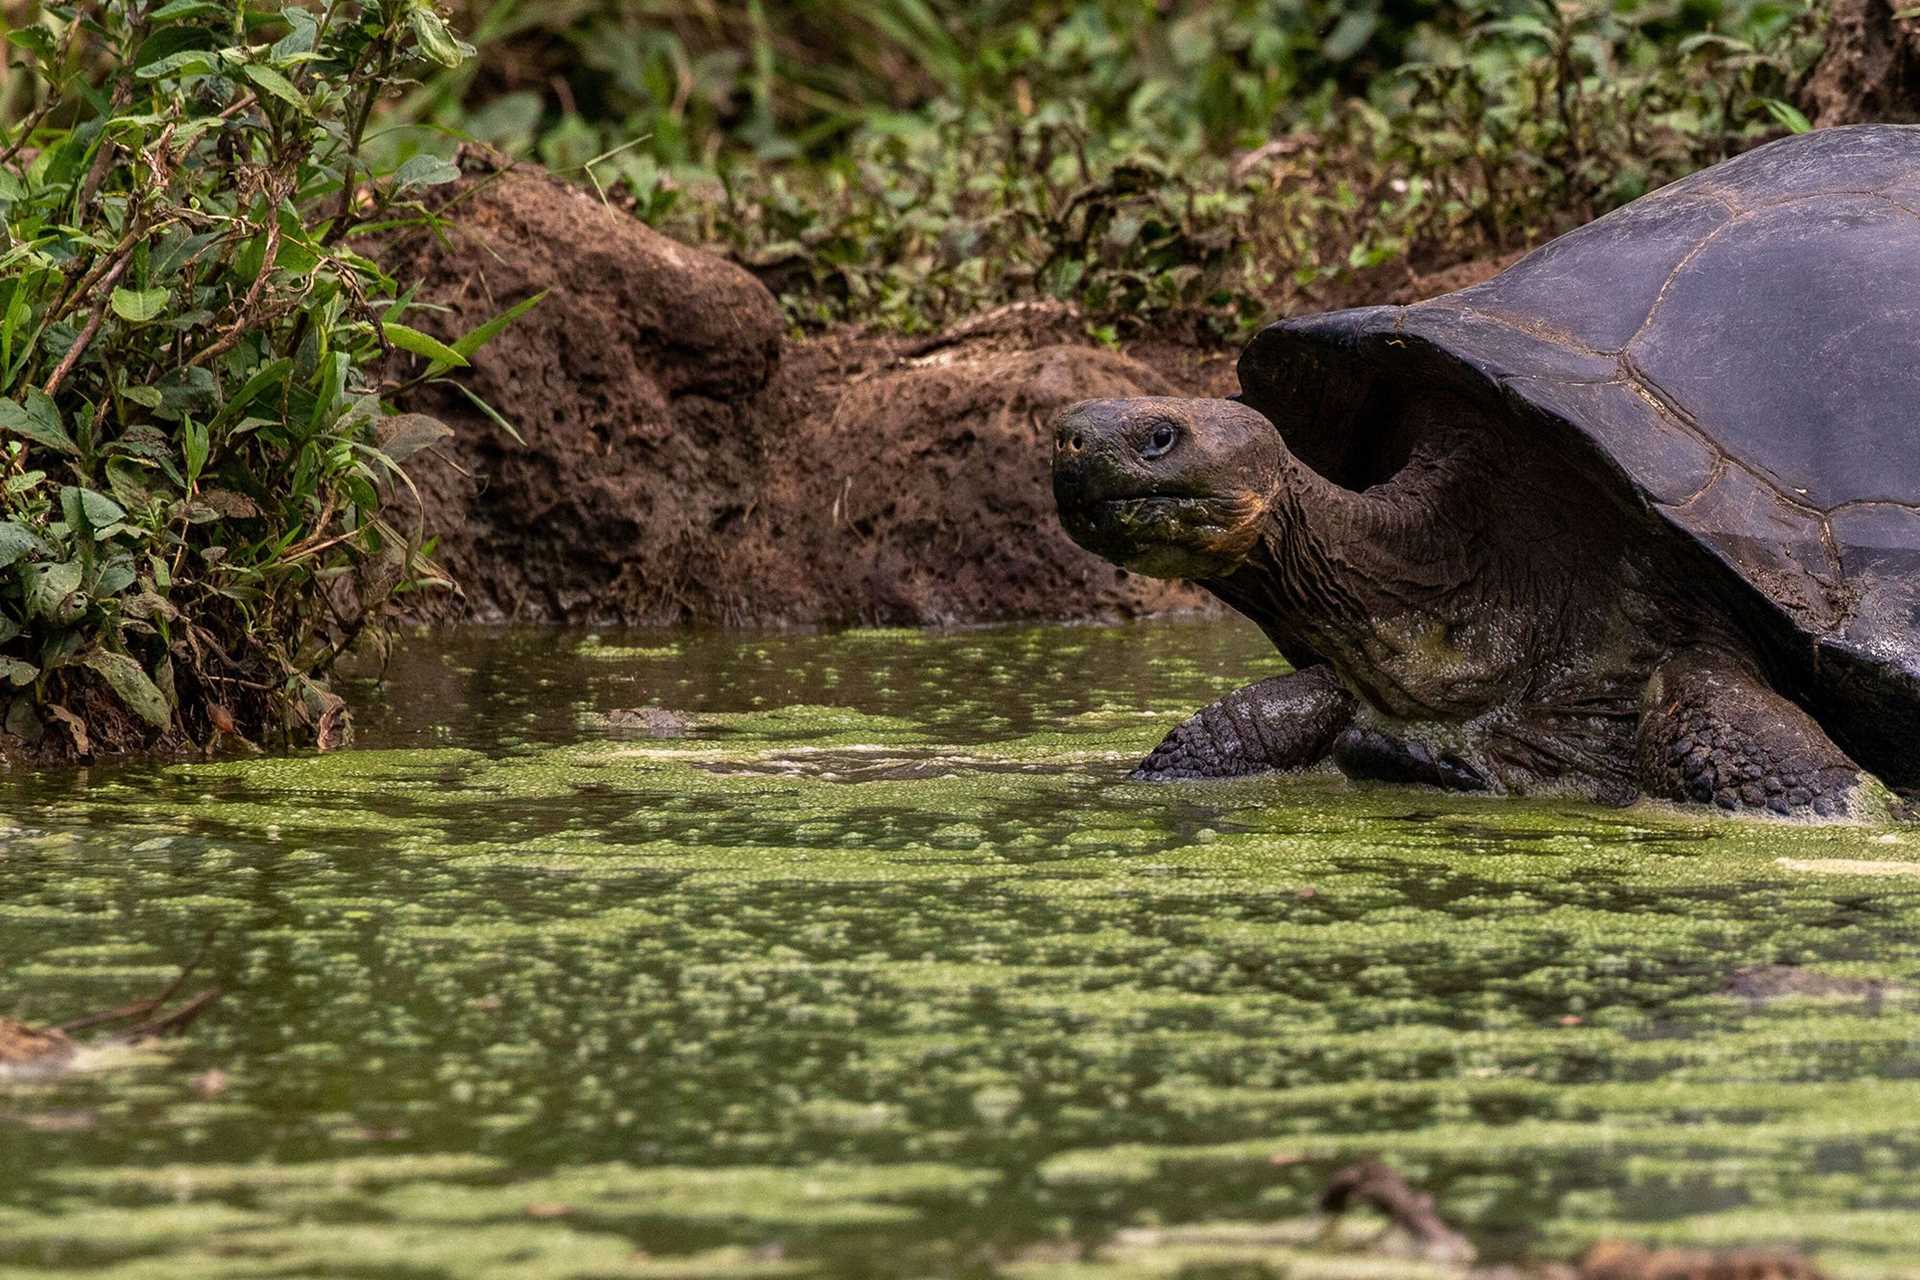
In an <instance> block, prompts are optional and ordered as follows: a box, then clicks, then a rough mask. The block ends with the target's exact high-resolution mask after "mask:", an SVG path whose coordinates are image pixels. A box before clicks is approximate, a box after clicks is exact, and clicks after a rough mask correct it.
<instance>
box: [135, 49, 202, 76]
mask: <svg viewBox="0 0 1920 1280" xmlns="http://www.w3.org/2000/svg"><path fill="white" fill-rule="evenodd" d="M219 65H220V64H219V61H218V60H217V59H216V58H215V57H214V56H213V55H212V54H211V53H208V52H207V51H206V50H204V49H182V50H181V51H180V52H179V53H170V54H168V55H167V56H166V57H164V58H156V59H155V60H154V61H152V62H149V63H148V64H147V65H146V66H144V67H141V68H140V69H139V70H138V71H135V72H134V74H135V75H137V76H139V77H140V78H141V79H142V80H162V79H169V78H170V79H176V80H187V79H191V78H192V77H194V76H210V75H212V74H213V73H214V71H216V70H217V69H218V68H219Z"/></svg>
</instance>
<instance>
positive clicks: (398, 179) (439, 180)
mask: <svg viewBox="0 0 1920 1280" xmlns="http://www.w3.org/2000/svg"><path fill="white" fill-rule="evenodd" d="M459 179H460V166H458V165H456V164H453V163H452V162H451V161H447V160H442V159H441V158H440V157H439V156H429V155H418V156H414V157H413V158H412V159H410V160H408V161H407V162H406V163H405V164H403V165H401V166H400V167H399V168H398V169H396V170H394V173H393V189H394V191H396V192H400V191H405V190H406V189H407V188H409V187H437V186H441V185H443V184H445V183H449V182H457V181H459Z"/></svg>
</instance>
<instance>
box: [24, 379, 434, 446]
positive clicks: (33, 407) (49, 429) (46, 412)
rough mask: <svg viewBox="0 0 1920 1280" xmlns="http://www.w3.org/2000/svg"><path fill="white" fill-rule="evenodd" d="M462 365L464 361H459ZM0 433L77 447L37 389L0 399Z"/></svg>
mask: <svg viewBox="0 0 1920 1280" xmlns="http://www.w3.org/2000/svg"><path fill="white" fill-rule="evenodd" d="M461 363H462V364H465V363H466V361H464V360H463V361H461ZM0 431H11V432H13V433H14V434H15V435H17V436H25V437H26V438H27V439H29V440H31V441H33V442H34V443H35V444H38V445H45V446H46V447H47V448H49V449H57V450H59V451H60V452H61V453H68V454H77V453H79V452H80V447H79V446H78V445H76V444H75V443H74V442H73V437H72V436H70V435H68V434H67V429H66V427H65V425H63V424H62V423H61V421H60V410H59V409H57V408H56V407H55V406H54V403H53V401H51V400H49V399H47V397H46V395H45V394H44V393H42V392H41V391H39V390H38V389H36V388H33V387H29V388H27V402H26V404H25V405H21V404H19V403H17V402H15V401H13V400H0Z"/></svg>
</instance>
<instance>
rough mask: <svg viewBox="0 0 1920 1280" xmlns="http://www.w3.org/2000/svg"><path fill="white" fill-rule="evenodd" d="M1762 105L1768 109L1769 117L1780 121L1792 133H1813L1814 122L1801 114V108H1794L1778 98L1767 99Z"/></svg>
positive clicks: (1789, 103)
mask: <svg viewBox="0 0 1920 1280" xmlns="http://www.w3.org/2000/svg"><path fill="white" fill-rule="evenodd" d="M1762 105H1764V106H1765V107H1766V109H1767V114H1768V115H1770V116H1772V117H1773V118H1774V119H1775V120H1778V121H1779V122H1780V123H1781V124H1782V125H1784V126H1785V127H1786V128H1787V129H1788V130H1790V131H1791V132H1794V133H1811V132H1813V121H1811V120H1809V119H1807V117H1806V116H1805V115H1804V114H1802V113H1801V111H1800V108H1798V107H1796V106H1794V105H1793V104H1792V103H1791V102H1782V101H1781V100H1780V99H1778V98H1767V99H1764V100H1763V102H1762Z"/></svg>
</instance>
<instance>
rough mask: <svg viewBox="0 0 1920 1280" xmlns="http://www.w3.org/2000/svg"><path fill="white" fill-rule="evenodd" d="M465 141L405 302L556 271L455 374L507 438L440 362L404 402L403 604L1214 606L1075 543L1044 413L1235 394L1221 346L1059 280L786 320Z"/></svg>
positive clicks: (472, 613) (857, 617) (943, 617)
mask: <svg viewBox="0 0 1920 1280" xmlns="http://www.w3.org/2000/svg"><path fill="white" fill-rule="evenodd" d="M462 165H463V168H464V169H465V171H466V174H467V176H466V177H465V178H463V179H462V180H461V182H460V183H458V184H456V185H455V186H453V187H451V188H449V193H450V194H449V195H448V196H447V198H446V199H447V204H448V209H447V212H448V215H449V217H450V218H451V220H452V225H451V226H450V227H449V228H448V238H447V239H446V240H444V241H443V240H440V239H436V238H431V237H424V236H422V237H419V238H417V239H414V240H412V241H410V242H405V243H402V244H399V245H393V246H389V247H388V249H387V251H386V258H387V262H388V265H389V267H390V268H391V269H392V270H394V271H395V273H396V274H397V275H399V276H400V277H401V278H406V279H417V280H420V281H422V282H423V284H422V287H421V290H420V297H421V298H422V299H423V300H425V301H427V302H429V303H431V304H433V305H435V306H437V307H440V308H444V310H442V311H439V312H421V313H419V315H420V317H421V318H420V319H419V320H418V321H417V323H419V324H421V325H422V326H423V327H426V328H430V329H434V330H435V331H436V332H438V333H439V334H440V336H442V337H451V336H454V335H457V334H459V333H463V332H465V331H467V330H468V329H470V328H472V327H473V326H475V325H477V324H479V323H481V322H483V321H484V320H486V319H488V318H489V317H491V316H493V315H495V314H497V313H498V312H499V311H501V310H502V309H504V308H506V307H508V306H510V305H512V304H513V303H515V302H518V301H519V300H521V299H523V298H526V297H528V296H530V295H532V294H534V293H538V292H540V291H542V290H547V291H548V293H547V297H546V299H545V301H544V302H543V303H542V304H541V305H540V306H539V307H537V308H536V309H535V310H534V311H533V312H532V313H531V314H530V315H528V316H527V317H526V318H524V319H522V320H521V321H520V322H519V323H517V324H516V325H515V326H514V327H513V328H511V329H509V330H508V331H507V332H506V333H505V334H504V335H503V336H502V337H500V338H498V339H497V340H495V341H494V342H493V343H492V344H491V345H490V346H488V347H487V348H486V349H484V350H483V351H482V352H481V353H480V355H479V356H478V357H477V358H476V360H475V363H474V367H473V368H472V369H471V370H469V371H467V373H466V374H465V375H464V378H465V382H466V385H467V386H469V387H470V388H471V389H472V390H473V391H474V392H475V393H476V394H477V395H478V396H479V397H480V398H481V399H482V400H484V401H485V402H486V404H487V405H489V406H491V407H492V408H493V409H495V410H497V411H498V412H499V414H500V415H501V416H502V417H503V418H504V419H505V420H506V422H508V423H510V424H512V426H513V428H514V431H517V432H518V435H519V436H520V439H516V438H515V435H514V432H513V431H509V430H508V429H507V428H506V427H503V426H502V425H501V424H500V423H499V422H496V421H495V420H494V419H493V418H492V417H491V416H490V415H489V414H488V413H487V412H486V411H485V410H483V409H482V408H480V407H479V406H477V405H476V404H475V403H474V402H473V401H472V400H471V399H469V398H468V397H466V396H465V395H464V394H463V393H461V392H460V391H459V390H458V389H457V388H454V387H452V386H451V385H441V386H428V387H426V388H423V389H422V390H420V391H419V392H417V393H415V394H414V396H413V398H412V400H411V401H409V402H408V403H407V405H406V406H405V407H407V408H412V409H419V410H421V411H424V412H428V413H432V414H434V415H435V416H437V417H439V418H441V419H443V420H444V421H446V422H447V423H448V424H449V425H451V426H452V427H453V428H454V429H455V435H454V437H453V439H452V440H451V441H449V442H448V443H447V444H446V445H445V446H444V447H443V448H440V449H437V450H435V451H433V452H432V453H430V454H424V455H420V456H418V457H416V459H415V460H414V462H413V464H412V476H413V479H414V481H415V483H416V484H417V485H418V487H419V490H420V495H421V500H422V502H423V504H424V514H425V518H426V521H427V524H428V526H429V528H430V529H431V530H432V532H433V533H434V534H435V535H436V536H437V537H438V539H439V551H438V557H439V559H440V561H441V563H442V564H443V565H444V567H445V568H446V569H447V570H448V571H449V572H450V574H451V575H452V577H453V578H454V579H455V580H456V581H457V582H458V583H459V584H460V587H461V591H460V593H459V594H457V595H453V596H443V597H437V598H433V599H430V600H426V601H425V602H423V603H422V604H421V605H420V606H419V612H420V613H421V615H422V616H424V617H426V618H428V619H429V620H446V619H454V618H467V619H477V620H483V621H502V620H520V621H567V622H622V623H631V624H662V623H669V624H670V623H682V622H691V623H706V624H721V625H753V624H759V625H789V624H803V625H804V624H832V623H890V624H927V623H953V622H983V621H997V620H1012V619H1023V618H1055V619H1077V618H1100V617H1120V616H1132V615H1138V614H1144V613H1152V612H1161V611H1166V610H1171V609H1195V608H1210V607H1214V606H1213V604H1212V602H1211V600H1210V599H1209V598H1208V597H1206V596H1205V595H1203V594H1202V593H1200V592H1199V591H1197V590H1195V589H1193V588H1190V587H1186V586H1181V585H1178V584H1171V583H1164V582H1157V581H1153V580H1150V579H1144V578H1140V577H1136V576H1133V575H1129V574H1127V573H1125V572H1123V571H1121V570H1119V569H1116V568H1114V567H1113V566H1111V565H1109V564H1106V563H1105V562H1103V561H1101V560H1099V559H1098V558H1096V557H1094V556H1091V555H1089V554H1087V553H1086V552H1084V551H1082V550H1080V549H1079V548H1078V547H1076V546H1075V545H1073V543H1072V542H1071V541H1070V540H1068V538H1067V537H1066V535H1065V534H1064V533H1063V532H1062V531H1061V530H1060V528H1059V524H1058V521H1057V520H1056V519H1055V517H1054V509H1053V498H1052V494H1051V491H1050V487H1049V479H1048V462H1049V441H1048V439H1047V435H1046V427H1047V423H1048V421H1049V419H1050V418H1051V417H1052V416H1053V415H1054V413H1056V412H1057V411H1058V410H1059V409H1060V408H1061V407H1062V406H1064V405H1067V404H1071V403H1073V402H1074V401H1077V400H1083V399H1090V398H1096V397H1103V396H1129V395H1230V394H1232V393H1233V392H1234V391H1235V390H1236V389H1237V385H1238V384H1237V380H1236V379H1235V377H1234V372H1233V362H1234V357H1235V355H1236V354H1237V351H1236V350H1234V349H1232V348H1226V347H1212V346H1206V345H1196V344H1195V343H1194V342H1193V341H1192V340H1190V339H1182V338H1179V337H1174V338H1168V339H1161V340H1148V341H1142V342H1138V343H1135V344H1133V345H1132V346H1131V347H1129V348H1128V349H1127V350H1125V351H1120V350H1113V349H1110V348H1108V347H1104V346H1101V345H1100V344H1098V343H1096V342H1094V341H1093V340H1092V339H1090V338H1089V337H1088V336H1087V333H1086V326H1085V325H1084V324H1083V323H1082V322H1081V320H1080V318H1079V317H1078V316H1077V315H1076V314H1075V312H1074V311H1073V310H1072V309H1071V308H1070V307H1068V306H1066V305H1064V304H1060V303H1052V302H1040V303H1023V304H1016V305H1013V306H1009V307H1003V308H1000V309H999V310H997V311H993V312H989V313H987V314H984V315H981V316H977V317H974V318H973V319H971V320H969V321H967V322H964V323H962V324H960V325H958V326H955V327H954V328H953V329H951V330H949V331H948V332H946V333H944V334H942V335H939V336H937V337H932V338H918V339H912V338H901V337H893V336H874V335H869V334H861V333H851V332H849V333H837V334H830V335H826V336H820V337H812V338H806V339H794V338H791V337H789V336H787V335H786V334H785V332H784V324H783V320H782V317H781V313H780V308H779V305H778V303H777V302H776V301H775V299H774V298H773V296H772V294H770V293H769V292H768V291H767V289H766V288H765V286H763V285H762V284H761V282H760V281H759V280H757V279H756V278H755V277H754V276H752V275H750V274H749V273H748V272H747V271H745V270H743V269H741V268H739V267H736V266H734V265H733V264H731V263H729V262H726V261H724V260H722V259H720V258H718V257H716V256H714V255H712V254H708V253H704V252H701V251H699V250H696V249H692V248H689V247H687V246H684V245H681V244H678V243H676V242H674V241H672V240H669V239H667V238H666V237H664V236H661V235H659V234H657V233H656V232H654V231H652V230H650V229H649V228H647V227H646V226H645V225H643V224H642V223H640V222H639V221H637V220H636V219H634V218H632V217H631V216H630V215H628V214H627V213H625V212H623V211H621V210H618V209H615V208H612V207H610V206H608V205H606V204H604V203H603V202H601V201H600V200H598V199H596V198H595V197H594V196H593V195H591V194H590V193H587V192H584V191H581V190H578V189H576V188H574V187H571V186H568V185H565V184H562V183H559V182H557V181H555V180H553V179H551V178H549V177H547V176H546V175H544V174H543V173H541V172H540V171H538V170H537V169H533V168H530V167H525V166H522V167H519V168H512V169H505V168H503V167H502V166H501V164H500V163H499V162H498V161H497V160H495V159H494V158H492V157H490V156H488V155H484V154H481V153H470V154H469V155H467V156H466V157H464V158H463V160H462ZM1513 256H1517V255H1513ZM1509 260H1510V257H1509V258H1507V259H1501V260H1498V261H1489V262H1482V263H1468V264H1461V265H1452V266H1449V267H1448V268H1447V269H1446V270H1444V271H1440V272H1437V273H1435V274H1432V275H1427V276H1413V275H1409V274H1407V273H1406V272H1405V271H1404V269H1402V274H1401V276H1400V278H1398V279H1394V280H1377V281H1371V282H1368V283H1367V284H1366V285H1364V286H1363V287H1365V288H1367V289H1368V290H1369V292H1368V293H1366V294H1365V296H1364V297H1356V298H1355V299H1353V301H1356V302H1357V301H1363V300H1364V301H1410V300H1412V299H1414V298H1417V297H1422V296H1427V295H1429V294H1432V293H1438V292H1445V291H1446V290H1448V289H1453V288H1459V287H1461V286H1462V285H1464V284H1468V283H1471V282H1472V281H1474V280H1476V279H1481V278H1484V277H1485V276H1486V275H1489V274H1491V273H1492V272H1493V271H1494V270H1496V269H1498V267H1500V266H1502V265H1505V263H1506V262H1507V261H1509Z"/></svg>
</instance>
